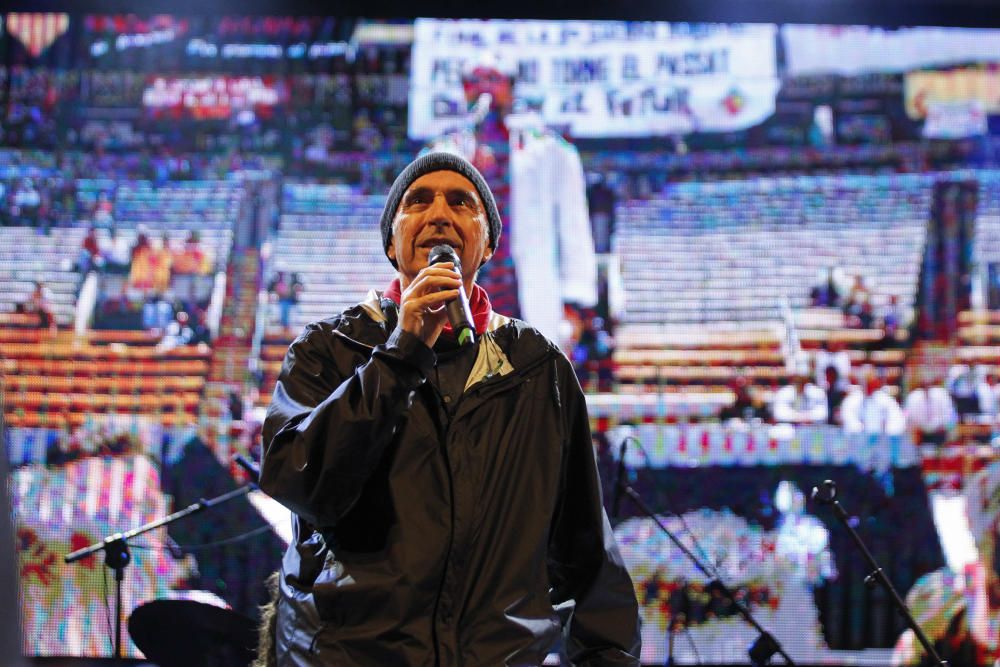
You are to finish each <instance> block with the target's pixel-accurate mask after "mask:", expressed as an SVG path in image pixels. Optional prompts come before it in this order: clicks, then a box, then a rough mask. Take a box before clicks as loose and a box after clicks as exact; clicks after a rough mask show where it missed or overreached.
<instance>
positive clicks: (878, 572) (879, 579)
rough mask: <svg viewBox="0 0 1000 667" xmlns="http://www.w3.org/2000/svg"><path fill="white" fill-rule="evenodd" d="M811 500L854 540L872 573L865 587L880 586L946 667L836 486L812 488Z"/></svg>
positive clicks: (929, 652)
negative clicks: (852, 519)
mask: <svg viewBox="0 0 1000 667" xmlns="http://www.w3.org/2000/svg"><path fill="white" fill-rule="evenodd" d="M812 499H813V500H815V501H816V502H818V503H820V504H823V505H830V506H832V507H833V513H834V514H836V515H837V519H838V520H839V521H840V523H841V524H842V525H843V526H844V528H846V529H847V532H848V533H849V534H850V536H851V539H852V540H854V543H855V544H856V545H857V546H858V549H859V550H860V551H861V554H862V555H863V556H864V557H865V560H866V561H867V562H868V565H869V567H871V568H872V571H871V572H870V573H869V574H868V576H866V577H865V580H864V581H865V585H866V586H868V587H869V588H872V587H874V586H876V585H881V586H882V588H884V589H885V590H886V591H887V592H888V593H889V597H890V598H892V601H893V603H894V604H895V605H896V609H897V610H898V611H899V613H900V614H901V615H902V616H903V618H904V619H905V620H906V624H907V625H908V626H909V628H910V629H911V630H913V634H915V635H916V636H917V639H918V640H919V641H920V644H921V645H922V646H923V647H924V650H925V651H927V655H929V656H930V657H931V660H933V661H934V664H935V665H938V666H939V667H947V665H948V663H947V661H945V660H942V659H941V656H939V655H938V653H937V651H936V650H934V646H933V645H932V644H931V642H930V640H929V639H927V635H925V634H924V631H923V630H922V629H921V628H920V626H919V625H918V624H917V622H916V620H914V618H913V614H911V613H910V610H909V608H908V607H907V606H906V602H904V601H903V598H901V597H900V596H899V593H897V592H896V588H895V587H894V586H893V585H892V582H891V581H889V577H887V576H886V574H885V570H883V569H882V568H881V567H879V564H878V563H877V562H876V561H875V557H874V556H872V553H871V552H870V551H869V550H868V547H867V546H865V543H864V541H863V540H862V539H861V536H860V535H858V533H857V532H856V531H855V530H854V528H853V527H852V526H851V522H850V520H849V519H848V516H847V511H846V510H844V507H843V506H842V505H841V504H840V501H839V500H837V485H836V484H835V483H834V482H833V481H832V480H829V479H827V480H824V481H823V483H822V484H821V485H820V486H814V487H813V490H812Z"/></svg>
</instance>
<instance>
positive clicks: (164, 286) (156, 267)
mask: <svg viewBox="0 0 1000 667" xmlns="http://www.w3.org/2000/svg"><path fill="white" fill-rule="evenodd" d="M149 259H150V269H151V271H152V274H153V289H154V290H156V291H157V292H166V291H167V290H168V289H170V267H171V265H172V264H173V253H171V251H170V237H169V236H168V235H167V233H166V232H163V234H162V235H161V236H160V238H158V239H153V251H152V253H151V255H150V258H149Z"/></svg>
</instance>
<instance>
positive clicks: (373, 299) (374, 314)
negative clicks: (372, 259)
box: [360, 290, 514, 390]
mask: <svg viewBox="0 0 1000 667" xmlns="http://www.w3.org/2000/svg"><path fill="white" fill-rule="evenodd" d="M360 305H361V308H362V309H364V311H365V313H366V314H367V315H368V316H369V317H370V318H371V319H372V320H374V321H375V322H378V323H379V324H384V323H386V322H388V321H389V318H388V317H387V316H386V314H385V311H384V310H383V309H382V295H381V294H380V293H379V292H377V291H375V290H370V291H369V292H368V296H367V297H366V298H365V300H364V301H362V302H361V304H360ZM509 323H510V318H509V317H506V316H504V315H501V314H500V313H497V312H496V311H493V312H492V313H491V314H490V320H489V322H488V323H487V325H486V333H485V334H484V335H483V336H482V340H481V343H480V345H479V351H478V353H477V354H476V361H475V363H474V364H473V365H472V370H471V371H470V372H469V378H468V380H466V382H465V389H466V390H468V389H469V387H472V386H473V385H475V384H477V383H479V382H481V381H483V380H488V379H490V378H492V377H496V376H499V375H507V374H509V373H512V372H513V371H514V365H513V364H512V363H511V361H510V359H509V358H508V357H507V355H506V353H504V351H503V349H502V348H501V347H500V345H499V344H497V341H496V339H495V338H494V336H493V335H492V333H493V332H494V331H496V330H497V329H499V328H500V327H502V326H504V325H506V324H509Z"/></svg>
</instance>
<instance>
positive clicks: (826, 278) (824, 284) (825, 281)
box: [809, 266, 840, 308]
mask: <svg viewBox="0 0 1000 667" xmlns="http://www.w3.org/2000/svg"><path fill="white" fill-rule="evenodd" d="M835 270H836V267H833V266H830V267H828V268H827V269H826V271H825V272H822V273H820V275H819V276H818V277H817V281H816V284H815V285H813V288H812V289H811V290H810V291H809V300H810V301H811V302H812V305H813V307H815V308H836V307H838V306H839V305H840V290H839V289H838V287H837V281H836V278H835V276H834V272H835Z"/></svg>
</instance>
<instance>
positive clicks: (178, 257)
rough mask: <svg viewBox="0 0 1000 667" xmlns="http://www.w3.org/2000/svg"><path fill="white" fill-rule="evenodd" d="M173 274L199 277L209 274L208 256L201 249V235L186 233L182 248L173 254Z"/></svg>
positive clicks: (193, 232)
mask: <svg viewBox="0 0 1000 667" xmlns="http://www.w3.org/2000/svg"><path fill="white" fill-rule="evenodd" d="M173 272H174V273H175V274H179V275H199V276H204V275H208V274H209V273H211V266H210V264H209V258H208V255H207V254H206V253H205V250H204V249H203V248H202V247H201V235H200V234H198V232H197V231H195V230H191V231H190V232H188V236H187V239H185V241H184V247H183V248H182V249H180V250H178V251H177V252H176V253H175V254H174V260H173Z"/></svg>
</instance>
